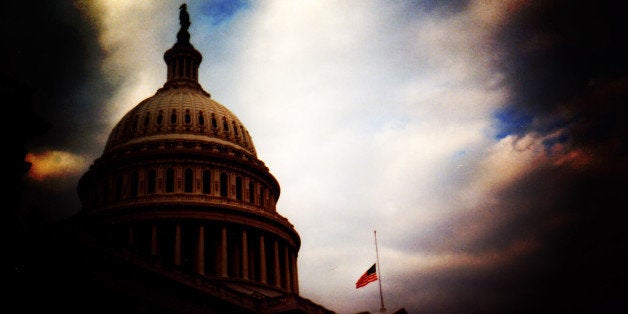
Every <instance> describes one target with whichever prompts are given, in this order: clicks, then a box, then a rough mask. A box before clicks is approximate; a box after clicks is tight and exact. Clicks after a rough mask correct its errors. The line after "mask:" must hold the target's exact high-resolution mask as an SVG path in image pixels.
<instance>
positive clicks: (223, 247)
mask: <svg viewBox="0 0 628 314" xmlns="http://www.w3.org/2000/svg"><path fill="white" fill-rule="evenodd" d="M220 276H221V277H227V227H224V226H223V227H222V230H221V232H220Z"/></svg>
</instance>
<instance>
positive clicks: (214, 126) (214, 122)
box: [212, 114, 218, 129]
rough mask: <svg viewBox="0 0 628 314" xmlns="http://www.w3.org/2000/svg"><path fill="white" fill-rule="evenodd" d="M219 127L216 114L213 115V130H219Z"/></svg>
mask: <svg viewBox="0 0 628 314" xmlns="http://www.w3.org/2000/svg"><path fill="white" fill-rule="evenodd" d="M217 127H218V122H216V117H214V114H212V128H214V129H215V128H217Z"/></svg>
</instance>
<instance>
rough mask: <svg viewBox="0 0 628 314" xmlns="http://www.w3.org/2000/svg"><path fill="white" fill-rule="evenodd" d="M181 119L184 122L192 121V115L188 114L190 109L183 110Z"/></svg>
mask: <svg viewBox="0 0 628 314" xmlns="http://www.w3.org/2000/svg"><path fill="white" fill-rule="evenodd" d="M183 121H184V122H185V124H190V123H191V122H192V116H191V115H190V110H186V111H185V116H183Z"/></svg>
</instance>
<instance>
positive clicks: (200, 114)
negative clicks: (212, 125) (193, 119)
mask: <svg viewBox="0 0 628 314" xmlns="http://www.w3.org/2000/svg"><path fill="white" fill-rule="evenodd" d="M198 125H200V126H205V117H204V116H203V112H202V111H199V112H198Z"/></svg>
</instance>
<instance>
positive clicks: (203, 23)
mask: <svg viewBox="0 0 628 314" xmlns="http://www.w3.org/2000/svg"><path fill="white" fill-rule="evenodd" d="M181 3H182V2H181V1H58V2H57V1H55V2H54V3H52V2H46V1H42V2H35V4H31V5H29V6H27V5H25V4H21V3H10V4H7V6H8V7H7V10H4V12H3V13H2V19H1V20H0V22H1V23H2V27H1V29H2V35H3V38H6V40H5V41H4V42H3V46H5V47H3V49H2V50H3V51H2V54H3V55H2V60H3V68H4V73H3V85H5V87H3V93H5V92H6V91H7V90H11V89H10V86H13V85H11V84H13V83H11V82H19V83H21V84H22V85H24V86H27V87H28V88H27V89H28V90H29V92H28V93H27V94H28V96H25V97H24V99H20V100H19V101H20V102H21V103H23V104H24V105H22V106H20V108H19V110H23V111H17V112H13V110H18V109H10V110H11V111H9V112H10V113H11V114H15V115H18V116H19V115H24V116H25V117H29V118H23V119H24V121H25V122H26V123H29V122H30V123H32V122H38V121H39V120H38V119H41V120H43V121H45V123H47V124H49V125H50V127H49V128H46V130H45V131H44V132H42V133H40V134H37V135H35V136H32V137H31V138H29V141H28V144H27V149H28V155H27V157H26V158H27V160H28V161H30V162H31V163H32V167H31V169H30V170H29V172H28V173H27V176H26V178H25V179H24V181H25V187H24V189H23V191H22V205H21V206H22V212H21V213H20V215H21V216H20V217H21V219H22V220H23V223H24V224H25V225H28V224H41V223H48V222H54V221H58V220H60V219H63V218H66V217H69V216H71V215H72V214H74V213H76V212H77V211H78V210H79V208H80V203H79V201H78V196H77V195H76V185H77V182H78V179H79V178H80V176H81V175H82V174H83V173H84V172H85V171H86V170H87V168H88V167H89V165H90V164H91V163H92V162H93V161H94V160H95V159H96V158H98V157H99V156H100V155H101V154H102V151H103V149H104V145H105V142H106V140H107V137H108V135H109V132H110V131H111V129H112V128H113V126H114V125H115V123H116V122H117V121H118V120H119V119H120V118H121V117H122V116H123V115H124V114H125V113H126V112H127V111H129V110H130V109H132V108H133V107H134V106H135V105H137V104H138V103H139V102H140V101H142V100H143V99H145V98H147V97H150V96H152V95H153V94H154V93H155V92H156V90H157V89H158V88H160V87H161V86H162V85H163V83H164V82H165V79H166V65H165V63H164V62H163V53H164V52H165V51H166V50H167V49H169V48H170V47H172V45H173V44H174V42H175V41H176V32H177V30H178V28H179V25H178V7H179V5H180V4H181ZM187 5H188V11H189V13H190V18H191V22H192V25H191V27H190V29H189V32H190V34H191V40H190V41H191V43H192V44H193V45H194V46H195V48H196V49H197V50H198V51H200V52H201V53H202V54H203V61H202V63H201V66H200V69H199V81H200V83H201V85H202V86H203V87H204V89H205V90H206V91H208V92H209V93H210V94H211V95H212V98H213V99H215V100H216V101H218V102H220V103H222V104H223V105H225V106H226V107H227V108H229V109H230V110H231V111H232V112H233V113H235V114H236V115H237V116H238V118H239V119H240V121H242V122H243V123H244V124H245V125H246V127H247V129H248V130H249V132H250V134H251V136H252V138H253V140H254V143H255V147H256V149H257V152H258V157H259V159H261V160H262V161H264V162H265V163H266V165H267V166H268V167H269V169H270V171H271V173H272V174H273V175H274V176H275V177H276V178H277V180H278V181H279V183H280V186H281V190H282V191H281V196H280V199H279V202H278V204H277V208H278V212H279V213H280V214H281V215H283V216H284V217H286V218H288V219H289V220H290V222H291V223H293V224H294V226H295V228H296V230H297V232H298V233H299V234H300V236H301V239H302V246H301V249H300V252H299V262H298V263H299V287H300V294H301V296H303V297H305V298H308V299H311V300H312V301H314V302H316V303H318V304H321V305H323V306H325V307H326V308H328V309H331V310H333V311H336V312H337V313H357V312H360V311H371V312H377V311H378V310H379V308H380V298H379V287H378V285H377V284H375V283H372V284H369V285H367V286H366V287H362V288H360V289H355V281H357V279H358V278H359V277H360V275H362V273H364V272H365V271H366V270H367V269H368V268H369V267H370V266H371V265H372V264H373V263H374V262H375V261H376V254H375V243H374V230H376V231H377V241H378V249H379V250H378V252H379V262H380V263H379V266H380V269H379V271H380V273H379V274H380V277H381V285H382V291H383V299H384V302H385V306H386V308H387V309H389V311H394V310H397V309H399V308H404V309H406V310H407V311H408V312H409V313H504V312H538V311H540V310H543V311H548V310H549V311H552V310H554V311H557V312H561V311H570V310H575V309H578V310H583V311H585V312H587V311H589V312H605V311H612V310H617V309H623V310H626V309H628V299H627V298H626V291H628V271H627V270H626V269H625V265H626V264H627V262H628V261H627V260H626V257H625V256H626V254H624V253H626V248H627V247H628V242H626V240H628V234H627V232H626V228H625V224H624V223H622V222H621V217H623V216H620V215H621V210H620V209H624V208H625V205H624V204H626V201H627V198H628V197H627V193H626V190H627V189H626V187H627V186H628V184H627V183H628V182H627V181H628V180H627V179H628V176H627V174H628V163H627V161H628V159H627V156H626V153H627V148H626V140H627V135H628V132H627V127H626V123H625V121H624V119H625V117H626V116H627V115H626V113H627V112H626V108H627V106H626V104H627V103H628V102H627V100H628V97H627V96H628V76H627V74H628V71H627V70H628V69H627V59H628V58H626V56H627V55H628V52H627V51H626V48H624V47H623V46H624V45H622V42H623V41H625V40H626V38H628V36H627V34H626V30H628V27H627V25H626V19H625V17H624V16H622V14H621V13H622V11H621V10H619V8H618V4H614V3H613V2H607V1H578V2H577V3H573V1H552V2H547V1H525V0H505V1H491V0H477V1H462V0H453V1H421V0H418V1H399V2H392V1H366V0H365V1H357V0H351V1H331V0H325V1H272V0H268V1H244V0H242V1H200V0H198V1H188V2H187ZM7 82H8V83H7ZM6 86H9V87H6ZM11 88H12V87H11ZM20 121H21V120H20ZM40 123H41V122H40Z"/></svg>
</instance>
